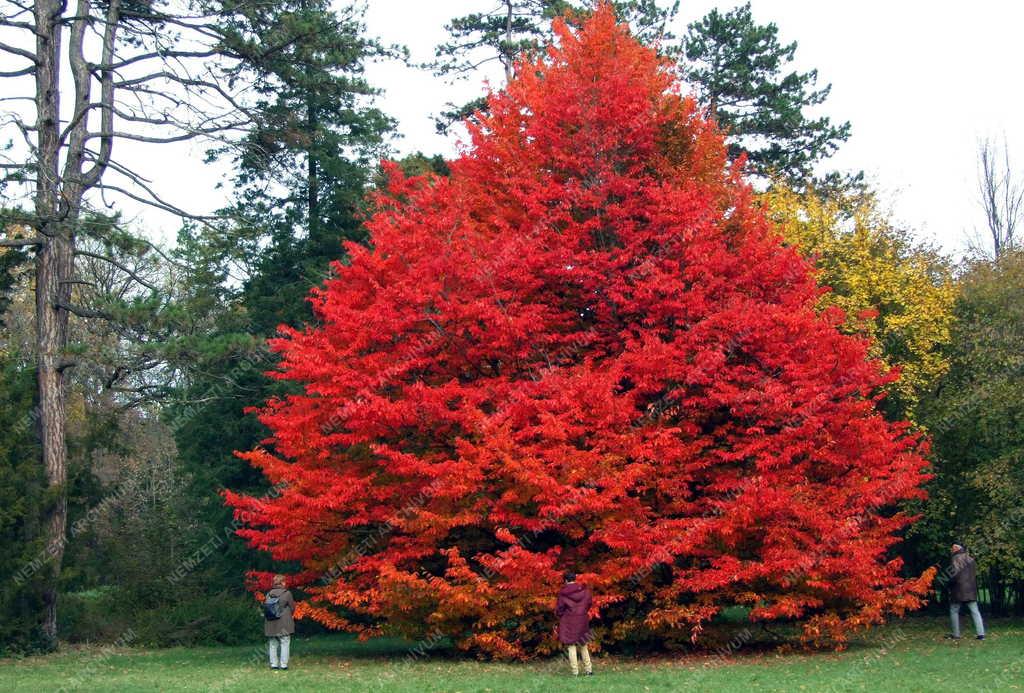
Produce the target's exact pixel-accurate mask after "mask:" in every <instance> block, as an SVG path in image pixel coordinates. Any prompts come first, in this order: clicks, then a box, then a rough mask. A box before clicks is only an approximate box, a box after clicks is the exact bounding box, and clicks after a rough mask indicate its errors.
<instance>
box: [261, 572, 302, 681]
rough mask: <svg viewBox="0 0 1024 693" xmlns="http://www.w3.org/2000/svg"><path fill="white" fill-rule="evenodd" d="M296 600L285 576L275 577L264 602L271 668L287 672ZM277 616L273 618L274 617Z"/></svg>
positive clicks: (265, 629)
mask: <svg viewBox="0 0 1024 693" xmlns="http://www.w3.org/2000/svg"><path fill="white" fill-rule="evenodd" d="M294 611H295V598H294V597H292V593H291V592H289V591H288V590H287V589H285V586H284V575H275V576H274V586H273V587H272V588H271V590H270V591H269V592H267V594H266V599H265V600H264V602H263V634H264V635H266V636H267V651H268V653H269V655H270V668H271V669H274V670H278V669H280V670H281V671H286V670H287V669H288V655H289V650H290V648H291V639H292V633H294V632H295V619H294V618H292V613H293V612H294ZM275 615H276V616H277V617H276V618H273V616H275Z"/></svg>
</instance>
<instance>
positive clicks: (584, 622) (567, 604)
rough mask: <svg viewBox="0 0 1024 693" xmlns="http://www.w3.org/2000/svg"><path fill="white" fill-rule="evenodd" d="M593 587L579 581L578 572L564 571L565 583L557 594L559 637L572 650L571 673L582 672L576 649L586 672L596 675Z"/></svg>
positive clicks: (577, 674)
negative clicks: (592, 650)
mask: <svg viewBox="0 0 1024 693" xmlns="http://www.w3.org/2000/svg"><path fill="white" fill-rule="evenodd" d="M593 600H594V598H593V595H591V593H590V588H588V587H587V586H586V585H583V584H581V583H579V582H576V573H566V574H565V585H564V586H563V587H562V589H561V591H559V593H558V601H557V603H556V604H555V616H557V617H558V640H559V642H561V643H562V644H563V645H565V646H566V647H567V648H568V650H569V666H570V667H571V668H572V675H573V676H579V675H580V665H579V663H578V662H577V661H576V649H577V648H579V649H580V654H581V655H582V656H583V673H584V674H585V675H586V676H593V674H594V668H593V666H592V665H591V663H590V650H588V649H587V643H588V642H590V639H591V634H590V616H589V614H588V612H589V611H590V604H591V603H592V602H593Z"/></svg>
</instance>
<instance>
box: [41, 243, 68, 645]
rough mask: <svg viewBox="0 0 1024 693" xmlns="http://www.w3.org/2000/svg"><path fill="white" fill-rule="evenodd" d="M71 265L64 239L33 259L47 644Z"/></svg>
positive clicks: (59, 523)
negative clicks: (46, 495) (65, 297)
mask: <svg viewBox="0 0 1024 693" xmlns="http://www.w3.org/2000/svg"><path fill="white" fill-rule="evenodd" d="M70 262H71V246H70V243H69V242H68V239H67V237H62V236H60V235H57V236H53V237H51V238H50V239H49V240H48V242H47V243H46V244H45V245H43V246H42V248H40V250H39V253H38V255H37V256H36V360H37V373H38V375H37V377H38V385H39V414H40V415H39V430H40V442H41V443H42V453H43V468H44V470H45V472H46V483H47V486H48V487H49V489H50V491H51V494H52V497H51V501H50V504H49V505H48V506H47V508H46V517H45V518H44V520H45V524H44V526H45V528H46V529H45V531H46V547H47V552H48V554H47V555H48V559H49V562H48V564H47V565H48V573H49V575H48V578H47V580H46V587H45V590H44V599H45V602H46V614H45V616H44V622H43V629H44V632H45V633H46V635H47V637H48V638H49V639H50V640H51V641H56V638H57V592H58V578H59V576H60V570H61V564H62V561H63V558H64V543H65V539H64V537H65V529H66V527H67V490H66V488H65V486H66V484H67V444H66V442H65V433H66V429H67V410H66V406H65V401H66V400H65V384H64V373H63V363H62V361H63V355H64V349H65V347H66V346H67V323H68V317H67V312H66V311H65V310H63V309H61V308H59V307H58V306H57V305H56V304H58V303H59V302H60V298H61V296H62V294H63V293H64V292H66V290H67V288H66V287H67V286H69V285H67V284H66V283H65V284H64V285H63V286H62V285H61V284H62V282H63V279H62V277H65V276H68V275H67V270H66V268H67V267H68V266H69V265H70Z"/></svg>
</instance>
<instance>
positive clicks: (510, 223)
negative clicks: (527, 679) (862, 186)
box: [226, 6, 931, 658]
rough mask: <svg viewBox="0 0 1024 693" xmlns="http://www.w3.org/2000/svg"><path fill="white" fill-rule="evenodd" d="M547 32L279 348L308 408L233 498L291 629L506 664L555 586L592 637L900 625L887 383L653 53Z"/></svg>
mask: <svg viewBox="0 0 1024 693" xmlns="http://www.w3.org/2000/svg"><path fill="white" fill-rule="evenodd" d="M555 26H556V31H557V33H558V36H559V43H558V45H557V47H555V48H553V49H551V50H550V51H549V52H548V54H547V55H546V56H544V57H542V58H538V59H536V60H535V61H534V62H532V63H530V64H529V65H528V66H527V67H528V69H523V70H522V71H521V73H520V74H518V75H517V76H516V77H515V78H514V79H513V80H512V81H511V82H510V83H509V84H508V86H507V88H506V89H505V90H504V91H502V92H499V93H495V94H494V95H492V96H491V98H490V102H489V109H488V112H487V114H484V115H481V117H480V120H479V121H478V122H476V123H470V124H469V128H470V132H471V136H472V146H471V148H470V149H469V150H468V151H467V152H465V153H464V154H463V155H462V156H461V157H460V158H458V159H456V160H455V161H453V162H452V163H451V167H450V168H451V175H450V176H449V177H447V178H442V177H437V176H432V175H426V176H418V177H412V178H407V177H405V176H404V175H403V174H402V173H401V171H400V169H399V167H398V166H391V167H390V174H391V180H390V183H389V185H388V188H387V190H386V191H383V192H382V193H381V194H379V195H378V196H377V198H376V204H377V211H376V213H375V214H374V215H373V216H372V217H371V218H370V219H369V220H368V221H367V228H368V229H369V231H370V234H371V247H369V248H368V247H365V246H362V245H357V244H354V243H349V244H347V249H348V253H349V256H350V258H351V259H350V261H349V262H348V263H346V264H344V265H343V264H342V263H335V265H334V269H335V272H336V273H337V276H336V277H333V278H330V279H328V280H327V281H326V282H325V283H324V284H323V286H322V287H320V288H318V289H316V290H314V291H313V293H312V295H311V299H312V301H313V305H314V310H315V316H316V322H315V323H314V324H312V325H309V326H307V327H306V328H303V329H295V328H284V329H283V331H282V335H281V336H280V337H279V338H277V339H275V340H272V342H271V345H272V348H273V349H274V350H275V351H277V352H278V353H279V354H280V356H281V362H280V368H279V370H278V372H277V373H276V377H277V378H279V379H280V380H282V381H283V382H287V383H291V384H293V385H298V386H300V387H301V391H300V392H297V393H294V394H288V395H284V396H281V397H276V398H273V399H271V400H270V401H269V402H268V403H267V405H266V406H265V407H264V408H262V410H261V411H260V414H259V416H260V420H261V421H262V422H263V423H264V424H265V425H266V426H267V427H268V429H269V430H270V432H271V435H270V436H269V437H268V438H267V439H266V440H265V441H263V443H262V444H261V445H260V446H258V447H255V448H253V449H252V450H249V451H244V452H242V453H241V456H242V457H243V458H245V459H246V460H248V461H249V462H250V463H251V464H253V465H254V466H255V467H256V468H258V469H259V470H261V471H262V472H263V473H264V474H265V475H266V477H267V479H268V481H269V482H270V483H271V484H273V485H274V487H275V489H278V490H279V494H276V495H274V496H273V497H260V496H259V495H249V496H247V495H242V494H236V493H231V492H228V493H226V497H227V501H228V503H229V504H230V505H231V506H232V507H233V508H234V509H235V513H236V519H239V520H241V521H244V522H245V524H246V527H245V528H243V529H241V530H240V531H239V533H240V534H241V535H242V536H244V537H245V538H247V539H248V540H249V541H250V543H251V544H252V546H254V547H256V548H259V549H262V550H264V551H267V552H269V553H270V554H271V555H272V556H273V557H274V558H275V559H276V560H277V561H281V562H286V563H289V564H292V565H295V566H296V567H297V568H296V570H294V571H292V574H291V577H290V581H291V584H292V585H293V586H295V587H298V588H301V589H302V590H303V591H304V593H305V595H307V598H306V599H305V600H304V601H303V602H302V604H301V605H300V607H299V609H298V612H297V613H299V614H300V615H302V616H305V617H310V618H313V619H315V620H317V621H319V622H321V623H323V624H325V625H327V626H329V627H331V628H340V629H347V630H352V631H357V632H359V633H361V634H362V635H364V636H372V635H375V634H379V633H398V634H401V635H405V636H408V637H425V636H426V635H427V634H429V633H440V634H442V635H446V636H449V637H451V638H452V639H453V641H454V642H455V643H456V644H457V645H458V646H459V647H460V648H463V649H467V650H472V651H476V652H481V653H486V654H489V655H491V656H497V657H508V658H523V657H529V656H535V655H537V654H542V653H544V652H549V651H551V650H552V649H554V647H555V643H554V642H553V640H552V638H551V633H550V612H551V608H552V606H553V596H552V595H553V594H554V593H555V592H556V591H557V590H556V587H557V586H558V585H559V584H560V581H561V574H562V571H564V570H566V569H572V570H574V571H575V572H577V573H579V574H580V575H581V577H582V578H583V579H584V580H585V581H586V582H587V583H588V584H590V585H591V586H593V587H594V589H595V594H596V595H597V596H596V599H595V609H596V611H597V612H599V613H600V615H601V617H602V619H606V620H605V621H604V622H603V625H602V626H601V627H600V628H599V629H598V638H597V640H598V642H602V643H608V644H611V643H615V642H618V641H621V640H623V639H626V638H632V639H643V638H644V637H651V638H658V639H663V640H664V639H667V640H672V639H678V640H696V639H699V636H700V633H701V631H702V628H703V626H704V624H706V623H707V622H708V621H709V620H710V619H711V618H713V617H714V616H715V615H716V614H718V613H720V612H721V610H722V609H723V608H725V607H728V606H732V605H743V606H746V607H749V609H750V618H751V619H752V620H754V621H775V620H789V619H799V620H800V621H802V623H803V637H804V638H805V639H806V640H807V641H808V642H822V641H829V642H835V641H842V640H843V639H844V638H846V637H847V636H848V634H849V632H850V631H851V630H854V629H857V628H859V627H864V626H866V625H868V624H871V623H876V622H878V621H879V620H881V619H882V618H884V617H885V615H886V614H891V613H896V614H899V613H902V612H903V611H904V610H906V609H908V608H913V607H916V606H917V605H919V604H920V603H921V601H920V600H921V596H922V595H923V594H924V592H925V590H926V589H927V586H928V584H929V582H930V580H931V573H930V572H929V573H926V574H924V575H922V576H921V577H919V578H912V579H908V578H906V577H904V576H902V575H901V572H900V569H901V563H900V561H899V560H898V559H893V558H892V557H891V556H890V554H889V550H890V549H891V548H892V547H893V545H894V544H895V543H896V542H897V541H898V532H899V531H900V530H901V529H902V528H904V527H905V526H906V525H907V524H908V522H909V521H910V518H909V517H907V516H906V515H904V514H903V513H901V512H899V510H898V506H899V504H900V503H902V502H903V501H905V500H907V499H910V498H921V497H922V496H923V492H922V490H921V488H920V487H921V485H922V483H923V482H924V481H925V479H926V478H927V476H926V473H925V468H926V461H925V459H924V457H923V453H924V446H923V443H922V441H921V439H920V438H919V437H918V436H917V435H915V434H912V433H910V432H909V430H908V427H909V425H908V424H906V423H893V422H890V421H888V420H886V418H885V417H883V416H882V414H881V413H880V412H879V410H878V407H877V400H878V398H879V397H880V396H881V391H882V389H883V388H885V387H886V385H887V384H888V383H890V382H891V381H892V378H893V376H892V375H891V374H889V373H888V372H887V370H886V369H885V368H884V367H883V366H882V364H880V363H878V362H877V361H876V360H873V359H872V358H871V357H870V355H869V344H868V341H867V340H866V339H863V338H860V337H856V336H850V335H846V334H843V333H842V332H841V331H840V330H839V329H837V328H838V327H839V326H840V325H841V324H842V323H843V322H844V316H843V314H842V311H841V310H839V309H836V308H832V309H829V310H826V311H824V312H818V311H817V310H816V304H817V300H818V296H819V288H818V285H817V284H816V282H815V279H814V276H813V273H812V271H811V267H810V265H809V264H808V263H807V262H806V261H805V260H804V259H802V258H801V256H800V255H799V254H798V253H797V252H796V251H795V250H793V249H792V248H786V247H784V246H783V245H782V244H781V243H780V240H779V237H778V235H777V234H776V233H775V231H774V229H773V227H772V226H771V224H770V223H769V222H768V221H767V219H766V218H765V217H764V215H763V214H762V213H761V211H760V210H759V209H758V208H757V206H756V205H755V204H754V200H753V194H752V191H751V189H750V187H749V186H748V185H746V184H744V183H743V182H742V179H741V178H740V171H739V169H738V168H737V167H735V166H728V165H727V154H726V149H725V146H724V144H723V142H722V139H721V136H720V135H719V133H718V131H717V129H716V128H715V127H714V126H713V125H712V124H711V123H709V122H708V121H706V120H704V119H703V117H702V116H701V114H700V111H699V108H698V106H697V104H696V103H695V102H694V101H693V100H692V99H690V98H683V97H680V96H679V95H678V94H677V93H676V92H675V91H674V90H673V88H672V87H673V76H672V74H671V72H670V71H669V69H668V68H667V67H666V65H665V64H664V62H663V61H662V60H661V59H660V58H659V57H658V56H657V55H656V54H655V52H654V51H653V50H651V49H648V48H645V47H644V46H643V45H641V44H640V43H639V42H638V41H637V40H636V39H635V38H634V37H632V36H631V35H630V33H629V31H628V28H627V27H625V26H624V25H619V24H617V23H616V21H615V17H614V15H613V12H612V11H611V9H610V8H609V7H607V6H604V7H602V8H600V9H599V10H598V11H597V12H596V13H595V14H594V15H593V16H591V17H590V18H588V19H587V20H586V21H585V22H583V23H582V25H581V26H580V27H579V28H577V29H575V30H574V29H572V28H570V27H568V26H567V25H566V24H565V23H564V22H561V21H558V22H556V24H555ZM252 578H253V586H254V587H262V588H266V587H267V586H268V585H269V578H270V574H269V573H267V572H256V573H254V574H253V576H252Z"/></svg>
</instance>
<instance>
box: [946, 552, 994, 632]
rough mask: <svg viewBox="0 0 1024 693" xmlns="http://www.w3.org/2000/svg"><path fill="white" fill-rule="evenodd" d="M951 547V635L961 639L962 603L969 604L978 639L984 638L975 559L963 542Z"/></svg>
mask: <svg viewBox="0 0 1024 693" xmlns="http://www.w3.org/2000/svg"><path fill="white" fill-rule="evenodd" d="M951 548H952V554H953V559H952V563H951V565H950V566H949V579H950V582H949V620H950V621H951V622H952V624H953V632H952V634H950V635H949V637H950V638H952V639H953V640H959V639H960V605H961V604H967V609H968V610H969V611H970V612H971V619H973V621H974V632H975V634H976V635H977V638H978V640H984V639H985V624H984V623H982V620H981V612H980V611H978V579H977V569H976V566H975V563H974V559H973V558H972V557H971V555H970V554H969V553H967V547H966V546H964V545H963V544H953V546H952V547H951Z"/></svg>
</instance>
